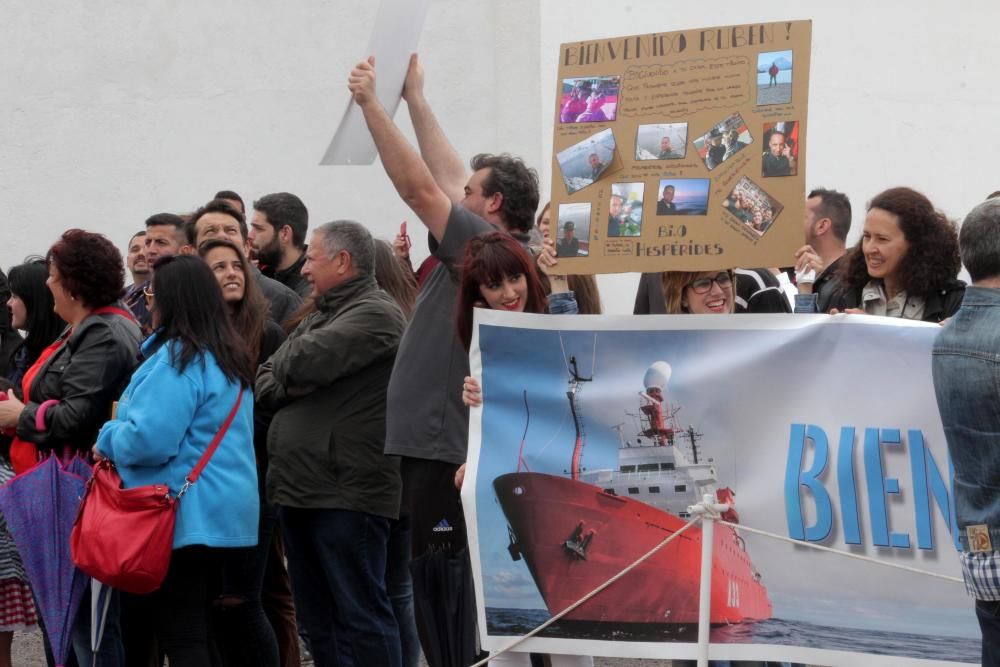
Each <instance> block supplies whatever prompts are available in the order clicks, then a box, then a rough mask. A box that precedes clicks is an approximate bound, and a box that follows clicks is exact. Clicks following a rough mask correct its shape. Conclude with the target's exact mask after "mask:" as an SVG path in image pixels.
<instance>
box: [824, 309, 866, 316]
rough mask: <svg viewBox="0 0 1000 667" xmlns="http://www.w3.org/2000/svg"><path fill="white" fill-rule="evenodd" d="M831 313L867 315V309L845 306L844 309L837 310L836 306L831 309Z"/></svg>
mask: <svg viewBox="0 0 1000 667" xmlns="http://www.w3.org/2000/svg"><path fill="white" fill-rule="evenodd" d="M830 314H831V315H867V313H865V311H863V310H861V309H860V308H844V309H843V310H837V309H836V308H831V309H830Z"/></svg>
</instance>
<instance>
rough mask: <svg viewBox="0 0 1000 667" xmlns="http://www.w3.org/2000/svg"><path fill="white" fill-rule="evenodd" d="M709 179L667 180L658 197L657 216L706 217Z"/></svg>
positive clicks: (710, 182) (663, 181)
mask: <svg viewBox="0 0 1000 667" xmlns="http://www.w3.org/2000/svg"><path fill="white" fill-rule="evenodd" d="M711 184H712V181H711V179H708V178H665V179H663V180H661V181H660V187H659V190H657V192H658V194H657V196H656V215H705V214H706V213H708V188H709V186H710V185H711Z"/></svg>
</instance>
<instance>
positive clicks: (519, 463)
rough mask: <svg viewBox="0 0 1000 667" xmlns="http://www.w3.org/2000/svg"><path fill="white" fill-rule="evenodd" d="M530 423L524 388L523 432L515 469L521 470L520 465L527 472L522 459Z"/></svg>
mask: <svg viewBox="0 0 1000 667" xmlns="http://www.w3.org/2000/svg"><path fill="white" fill-rule="evenodd" d="M530 423H531V408H530V407H529V406H528V390H527V389H525V390H524V433H522V434H521V448H520V449H519V450H518V451H517V471H518V472H521V466H522V465H523V466H524V469H525V470H527V471H528V472H531V471H530V470H528V462H527V461H525V460H524V441H525V440H527V439H528V424H530Z"/></svg>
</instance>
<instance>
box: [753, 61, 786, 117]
mask: <svg viewBox="0 0 1000 667" xmlns="http://www.w3.org/2000/svg"><path fill="white" fill-rule="evenodd" d="M791 101H792V52H791V50H788V51H765V52H764V53H758V54H757V105H758V106H767V105H770V104H788V103H789V102H791Z"/></svg>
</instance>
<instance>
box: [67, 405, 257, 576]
mask: <svg viewBox="0 0 1000 667" xmlns="http://www.w3.org/2000/svg"><path fill="white" fill-rule="evenodd" d="M242 399H243V391H242V390H240V392H239V394H238V395H237V396H236V404H235V405H233V409H232V410H231V411H230V412H229V416H228V417H227V418H226V421H225V423H223V425H222V428H220V429H219V432H218V433H216V434H215V438H214V439H213V440H212V442H211V444H209V446H208V447H207V448H206V449H205V452H204V453H203V454H202V455H201V458H200V459H198V464H197V465H195V467H194V469H193V470H191V473H190V474H189V475H188V476H187V477H185V478H184V486H182V487H181V489H180V491H178V492H177V496H176V497H175V498H171V497H170V488H169V487H168V486H167V485H166V484H148V485H146V486H140V487H136V488H134V489H123V488H122V480H121V477H120V476H119V475H118V471H117V470H115V466H114V464H113V463H111V461H109V460H108V459H101V460H100V461H98V462H97V463H96V464H95V465H94V474H93V476H92V477H91V478H90V480H89V481H88V482H87V489H86V491H85V492H84V495H83V498H82V499H81V500H80V509H79V511H78V512H77V515H76V521H75V522H74V524H73V532H72V533H71V534H70V550H71V551H72V554H73V562H74V563H76V566H77V567H78V568H80V570H81V571H82V572H84V573H85V574H87V575H89V576H91V577H93V578H94V579H97V580H98V581H100V582H101V583H102V584H107V585H108V586H111V587H112V588H117V589H119V590H123V591H126V592H128V593H139V594H143V593H152V592H153V591H155V590H156V589H158V588H159V587H160V585H161V584H162V583H163V580H164V578H165V577H166V576H167V569H168V568H169V567H170V554H171V552H172V551H173V547H174V522H175V520H176V517H177V503H178V502H179V501H180V499H181V496H183V495H184V494H185V493H187V491H188V489H190V488H191V485H192V484H194V483H195V482H196V481H198V477H199V476H200V475H201V472H202V470H204V469H205V465H206V464H208V460H209V459H210V458H212V454H214V453H215V450H216V449H217V448H218V447H219V443H220V442H222V438H223V436H225V434H226V431H228V430H229V425H230V424H232V422H233V418H235V417H236V412H237V411H238V410H239V407H240V402H241V401H242Z"/></svg>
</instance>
